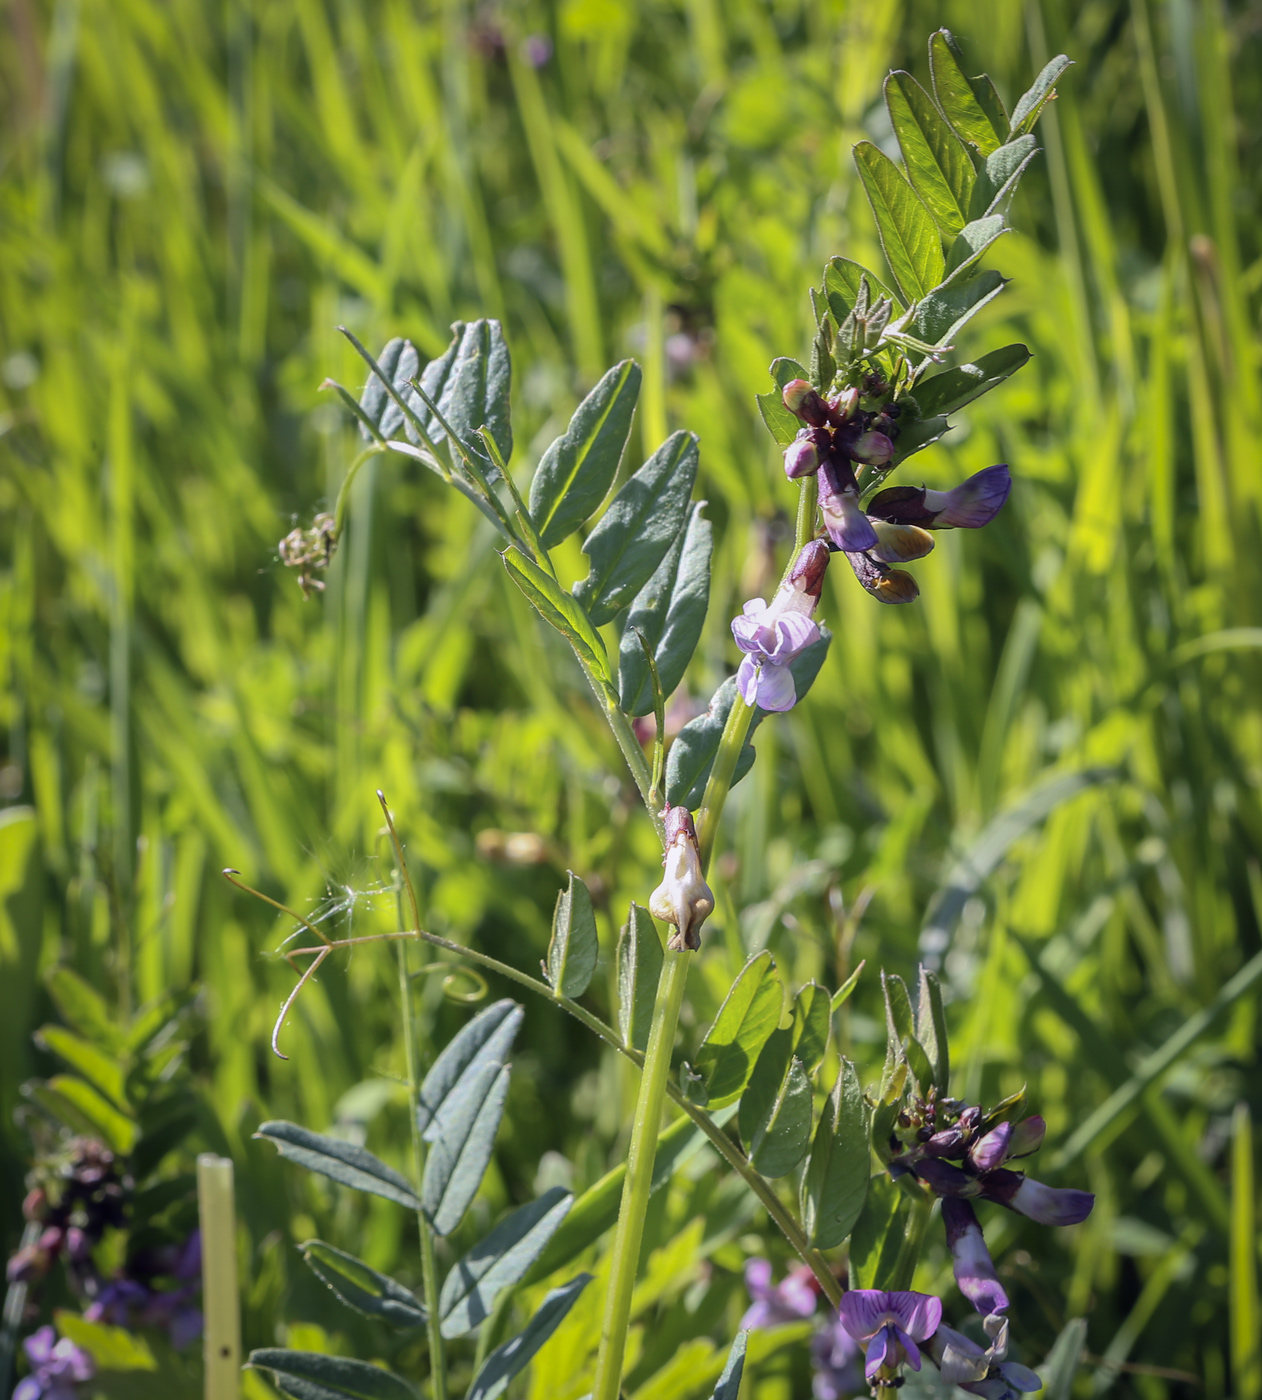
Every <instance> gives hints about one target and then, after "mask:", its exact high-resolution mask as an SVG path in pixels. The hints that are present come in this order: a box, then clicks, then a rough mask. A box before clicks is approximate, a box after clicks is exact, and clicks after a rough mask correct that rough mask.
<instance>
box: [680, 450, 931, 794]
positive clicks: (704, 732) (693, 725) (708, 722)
mask: <svg viewBox="0 0 1262 1400" xmlns="http://www.w3.org/2000/svg"><path fill="white" fill-rule="evenodd" d="M912 426H913V427H914V426H915V425H912ZM819 632H820V636H819V641H817V642H813V643H812V644H811V645H810V646H809V647H807V648H806V650H805V651H803V652H802V653H801V655H800V656H797V657H795V658H794V660H793V661H791V662H790V663H789V670H790V671H791V672H792V674H793V684H794V688H795V689H796V691H797V698H798V700H799V701H801V700H802V699H803V698H804V697H805V695H806V694H807V692H808V691H809V690H810V688H811V686H812V685H814V683H815V677H816V676H817V675H819V672H820V667H821V666H823V664H824V658H825V657H826V656H827V655H828V648H829V646H830V645H831V644H832V640H833V634H832V633H831V632H830V631H829V630H828V628H827V627H820V629H819ZM735 700H736V678H735V677H734V676H729V677H728V678H727V680H725V681H724V682H723V684H722V685H721V686H719V688H718V690H716V691H715V692H714V694H713V695H712V696H711V697H710V704H709V706H708V707H707V709H706V712H705V714H703V715H698V716H697V718H696V719H694V720H690V721H689V722H688V723H687V724H686V725H684V727H683V728H682V729H681V730H680V731H679V733H678V735H676V737H675V742H674V743H673V744H672V745H671V746H670V752H669V753H668V754H667V755H666V797H667V801H668V802H670V803H671V805H672V806H684V807H689V808H693V807H697V806H699V805H700V804H701V797H702V794H703V793H704V791H705V785H706V779H707V778H708V777H709V776H710V769H711V768H713V767H714V756H715V754H716V753H718V750H719V740H720V739H721V738H722V736H723V726H724V725H725V724H726V723H727V717H728V715H729V714H730V713H731V709H732V705H733V703H734V702H735ZM767 714H768V711H766V710H763V709H758V710H756V711H755V713H754V717H753V719H752V720H751V721H750V725H749V733H748V734H747V735H746V739H745V747H744V748H743V749H742V750H741V752H740V755H739V757H738V758H737V760H736V768H735V771H734V772H733V774H732V785H733V786H735V785H736V784H737V783H739V782H740V780H741V779H742V778H743V777H744V776H745V774H746V773H748V772H749V770H750V769H751V768H752V767H753V765H754V759H755V757H756V756H757V755H756V754H755V751H754V748H753V745H752V743H751V742H750V740H751V738H752V737H753V735H754V734H755V733H756V732H757V729H758V726H759V725H760V724H761V723H762V722H763V720H764V719H766V718H767Z"/></svg>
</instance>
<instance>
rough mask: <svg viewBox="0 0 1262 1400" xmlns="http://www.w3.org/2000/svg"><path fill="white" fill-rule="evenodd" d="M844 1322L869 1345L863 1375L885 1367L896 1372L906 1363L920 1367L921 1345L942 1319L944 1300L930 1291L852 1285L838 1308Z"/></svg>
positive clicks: (874, 1372)
mask: <svg viewBox="0 0 1262 1400" xmlns="http://www.w3.org/2000/svg"><path fill="white" fill-rule="evenodd" d="M838 1311H839V1315H840V1317H841V1325H842V1326H843V1327H844V1328H845V1329H846V1331H847V1332H849V1333H850V1335H851V1336H852V1337H853V1338H854V1339H855V1341H856V1342H861V1343H862V1344H863V1345H864V1347H865V1348H866V1352H865V1358H866V1364H865V1365H864V1368H863V1374H864V1375H865V1376H866V1377H867V1378H868V1380H871V1379H872V1377H873V1376H875V1375H876V1373H877V1372H878V1371H881V1370H882V1369H884V1370H885V1371H886V1372H887V1373H893V1372H895V1371H897V1370H898V1368H899V1367H900V1366H901V1365H903V1363H904V1362H906V1364H907V1365H908V1366H910V1367H911V1368H912V1370H913V1371H919V1370H920V1348H919V1347H918V1346H917V1345H916V1343H917V1342H923V1341H926V1340H928V1338H930V1337H931V1336H933V1334H934V1332H935V1331H937V1328H938V1323H939V1322H941V1321H942V1303H941V1301H940V1300H939V1299H937V1298H935V1297H933V1296H932V1295H931V1294H928V1293H910V1292H908V1293H903V1292H898V1293H886V1292H883V1291H882V1290H881V1289H879V1288H852V1289H851V1290H850V1292H849V1293H847V1294H845V1296H844V1297H843V1298H842V1300H841V1307H840V1309H839V1310H838Z"/></svg>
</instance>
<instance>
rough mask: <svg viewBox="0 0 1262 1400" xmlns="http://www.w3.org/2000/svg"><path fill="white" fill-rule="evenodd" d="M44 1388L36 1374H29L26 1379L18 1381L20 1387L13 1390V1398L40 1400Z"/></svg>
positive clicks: (18, 1399) (17, 1399) (16, 1399)
mask: <svg viewBox="0 0 1262 1400" xmlns="http://www.w3.org/2000/svg"><path fill="white" fill-rule="evenodd" d="M43 1393H44V1388H43V1386H41V1385H40V1383H39V1382H38V1381H37V1380H36V1379H35V1377H34V1376H27V1377H26V1379H25V1380H21V1381H18V1387H17V1389H16V1390H15V1391H14V1392H13V1400H40V1396H41V1395H43Z"/></svg>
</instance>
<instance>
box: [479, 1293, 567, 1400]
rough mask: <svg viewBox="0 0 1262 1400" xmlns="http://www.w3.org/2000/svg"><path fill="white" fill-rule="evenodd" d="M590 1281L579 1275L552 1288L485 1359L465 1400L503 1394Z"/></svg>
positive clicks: (488, 1399) (493, 1399)
mask: <svg viewBox="0 0 1262 1400" xmlns="http://www.w3.org/2000/svg"><path fill="white" fill-rule="evenodd" d="M591 1278H592V1276H591V1274H579V1275H578V1276H577V1277H576V1278H572V1279H571V1280H570V1281H569V1283H567V1284H564V1285H563V1286H562V1287H560V1288H554V1289H553V1290H552V1291H551V1293H549V1294H548V1296H547V1297H546V1298H545V1299H544V1300H543V1302H542V1303H541V1304H540V1305H539V1311H538V1312H537V1313H535V1315H534V1317H532V1318H531V1319H530V1321H529V1322H528V1323H527V1324H526V1326H525V1327H524V1328H523V1329H522V1330H521V1331H520V1332H519V1333H518V1334H517V1335H516V1336H515V1337H514V1338H512V1340H511V1341H507V1342H505V1343H504V1345H503V1346H499V1347H496V1348H495V1350H494V1351H493V1352H492V1353H491V1354H490V1356H488V1357H487V1358H486V1361H485V1363H484V1364H483V1366H482V1369H481V1370H480V1371H479V1372H478V1374H477V1377H476V1378H475V1380H474V1382H473V1384H472V1385H471V1386H470V1387H469V1392H468V1394H467V1395H466V1396H465V1400H495V1397H496V1396H497V1395H503V1393H504V1391H505V1390H507V1389H508V1383H509V1381H511V1380H512V1379H513V1377H514V1376H515V1375H517V1374H518V1372H519V1371H522V1370H524V1369H525V1368H526V1366H527V1365H529V1363H530V1361H531V1360H532V1359H533V1357H534V1355H535V1353H536V1352H537V1351H538V1350H539V1348H540V1347H541V1346H543V1344H544V1343H545V1342H546V1341H547V1340H548V1338H549V1337H550V1336H551V1335H552V1334H553V1332H555V1331H556V1330H557V1328H558V1327H559V1326H560V1325H561V1322H562V1320H563V1319H564V1317H565V1315H566V1313H568V1312H569V1310H570V1309H571V1308H572V1307H573V1306H574V1304H575V1303H576V1302H577V1301H578V1295H579V1294H580V1293H581V1292H582V1291H583V1289H584V1288H586V1287H587V1285H588V1284H589V1283H590V1282H591Z"/></svg>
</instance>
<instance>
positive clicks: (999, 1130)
mask: <svg viewBox="0 0 1262 1400" xmlns="http://www.w3.org/2000/svg"><path fill="white" fill-rule="evenodd" d="M1011 1137H1012V1124H1011V1123H1000V1124H999V1125H998V1127H995V1128H992V1129H991V1130H990V1132H988V1133H987V1134H986V1135H985V1136H984V1137H980V1138H978V1139H977V1141H976V1142H975V1143H974V1144H973V1145H972V1147H970V1148H969V1149H968V1160H969V1162H970V1163H971V1164H972V1165H973V1166H974V1167H975V1168H976V1169H977V1170H978V1171H979V1172H990V1171H994V1170H995V1168H996V1167H1001V1166H1003V1164H1004V1161H1005V1160H1006V1159H1007V1156H1008V1143H1009V1141H1010V1139H1011Z"/></svg>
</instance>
